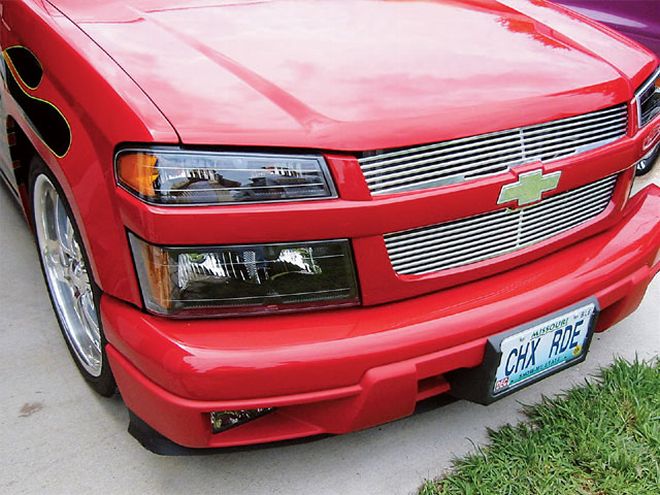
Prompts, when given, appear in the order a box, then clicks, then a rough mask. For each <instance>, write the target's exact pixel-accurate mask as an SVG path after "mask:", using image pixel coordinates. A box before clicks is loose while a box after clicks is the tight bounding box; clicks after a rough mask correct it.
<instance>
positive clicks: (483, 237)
mask: <svg viewBox="0 0 660 495" xmlns="http://www.w3.org/2000/svg"><path fill="white" fill-rule="evenodd" d="M616 180H617V176H616V175H612V176H609V177H605V178H604V179H600V180H598V181H596V182H593V183H590V184H587V185H585V186H581V187H578V188H576V189H572V190H570V191H566V192H563V193H560V194H556V195H554V196H550V197H548V198H546V199H543V200H541V201H539V202H538V203H535V204H533V205H531V206H527V207H524V208H519V209H516V210H509V209H501V210H497V211H494V212H489V213H485V214H482V215H477V216H473V217H468V218H463V219H459V220H454V221H451V222H446V223H442V224H437V225H431V226H429V227H422V228H418V229H412V230H406V231H402V232H395V233H392V234H385V236H384V239H385V246H386V247H387V252H388V255H389V258H390V262H391V263H392V267H393V268H394V270H395V271H396V272H397V273H399V274H404V275H422V274H426V273H432V272H437V271H441V270H447V269H450V268H456V267H460V266H464V265H469V264H471V263H476V262H479V261H483V260H486V259H490V258H495V257H497V256H501V255H503V254H506V253H511V252H514V251H517V250H520V249H523V248H526V247H528V246H531V245H533V244H536V243H539V242H541V241H544V240H546V239H549V238H551V237H554V236H556V235H559V234H561V233H563V232H566V231H568V230H570V229H573V228H575V227H578V226H580V225H582V224H584V223H586V222H588V221H590V220H592V219H594V218H596V217H597V216H599V215H600V214H601V213H603V212H604V211H605V209H606V208H607V205H608V204H609V203H610V201H611V199H612V193H613V192H614V187H615V186H616Z"/></svg>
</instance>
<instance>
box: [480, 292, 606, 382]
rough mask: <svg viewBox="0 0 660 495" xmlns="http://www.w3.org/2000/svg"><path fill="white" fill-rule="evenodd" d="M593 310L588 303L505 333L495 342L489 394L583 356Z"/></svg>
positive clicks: (589, 334) (546, 373)
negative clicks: (495, 357)
mask: <svg viewBox="0 0 660 495" xmlns="http://www.w3.org/2000/svg"><path fill="white" fill-rule="evenodd" d="M596 309H597V308H596V303H595V302H590V303H588V304H586V305H584V306H580V307H578V308H576V309H573V310H570V311H568V312H566V313H563V314H560V315H558V316H553V317H551V318H549V319H547V320H545V321H543V322H541V323H537V324H535V325H534V326H532V327H530V328H526V329H524V330H521V331H518V332H515V333H513V334H512V335H508V336H506V337H505V338H504V339H503V340H502V341H501V342H500V344H499V350H500V352H499V354H500V361H499V364H498V366H497V370H496V372H495V383H494V384H493V390H492V393H493V395H499V394H501V393H504V392H507V391H509V390H511V389H515V388H518V387H520V386H522V385H524V384H525V383H527V382H530V381H533V380H535V379H538V378H540V377H543V376H545V375H548V374H550V373H552V372H553V371H554V370H555V369H557V368H564V367H566V366H567V365H569V364H572V363H574V362H576V361H578V360H579V359H581V358H583V357H584V355H585V354H586V352H587V347H588V345H589V341H590V338H591V330H592V322H593V320H594V318H595V316H596Z"/></svg>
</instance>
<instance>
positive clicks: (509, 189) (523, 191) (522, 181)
mask: <svg viewBox="0 0 660 495" xmlns="http://www.w3.org/2000/svg"><path fill="white" fill-rule="evenodd" d="M560 176H561V172H552V173H551V174H547V175H543V170H532V171H531V172H525V173H523V174H520V175H518V181H517V182H514V183H513V184H507V185H506V186H504V187H502V190H501V191H500V197H499V199H498V200H497V204H498V205H501V204H504V203H509V202H511V201H518V206H523V205H528V204H530V203H534V202H536V201H539V200H540V199H541V196H542V195H543V193H544V192H547V191H552V190H553V189H556V188H557V185H558V184H559V177H560Z"/></svg>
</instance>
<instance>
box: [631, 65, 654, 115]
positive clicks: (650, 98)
mask: <svg viewBox="0 0 660 495" xmlns="http://www.w3.org/2000/svg"><path fill="white" fill-rule="evenodd" d="M635 101H636V102H637V114H638V116H639V127H644V126H645V125H646V124H648V123H649V122H651V120H653V119H654V118H655V116H656V115H658V114H660V68H659V69H658V70H656V71H655V73H654V74H653V75H652V76H651V77H650V78H649V79H648V80H647V81H646V82H645V83H644V84H642V86H641V87H640V88H639V90H637V93H635Z"/></svg>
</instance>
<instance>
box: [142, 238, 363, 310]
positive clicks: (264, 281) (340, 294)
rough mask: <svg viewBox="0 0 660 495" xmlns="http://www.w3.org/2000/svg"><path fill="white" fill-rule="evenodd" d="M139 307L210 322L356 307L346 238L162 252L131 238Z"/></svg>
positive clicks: (354, 286) (182, 248)
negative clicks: (212, 319)
mask: <svg viewBox="0 0 660 495" xmlns="http://www.w3.org/2000/svg"><path fill="white" fill-rule="evenodd" d="M129 238H130V242H131V247H132V250H133V255H134V258H135V264H136V266H137V272H138V278H139V280H140V287H141V290H142V296H143V298H144V302H145V305H146V306H147V309H149V310H150V311H152V312H154V313H157V314H162V315H169V316H175V315H181V316H185V317H188V316H210V315H220V314H222V315H230V314H243V313H250V312H267V311H281V310H293V309H303V308H309V307H318V306H348V305H355V304H358V302H359V299H358V291H357V283H356V278H355V271H354V268H353V258H352V255H351V248H350V244H349V242H348V241H346V240H333V241H319V242H301V243H291V244H250V245H240V246H218V247H160V246H154V245H152V244H149V243H147V242H145V241H142V240H141V239H139V238H137V237H136V236H134V235H132V234H129Z"/></svg>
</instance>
